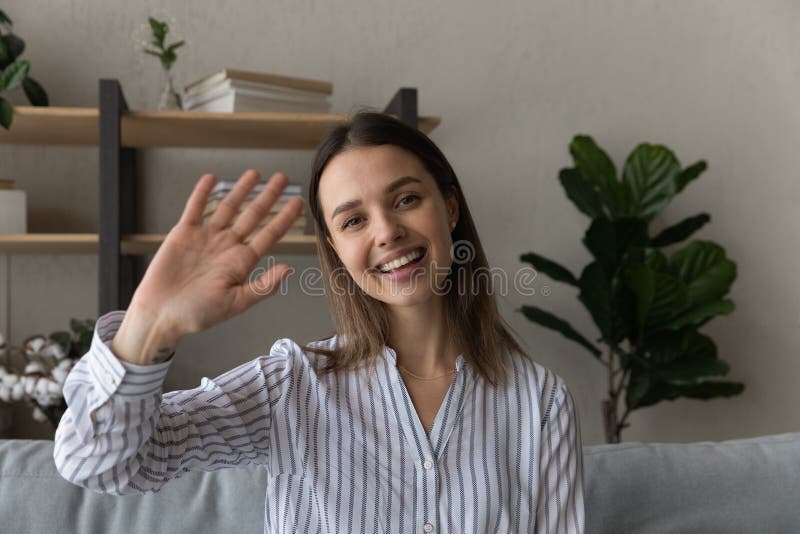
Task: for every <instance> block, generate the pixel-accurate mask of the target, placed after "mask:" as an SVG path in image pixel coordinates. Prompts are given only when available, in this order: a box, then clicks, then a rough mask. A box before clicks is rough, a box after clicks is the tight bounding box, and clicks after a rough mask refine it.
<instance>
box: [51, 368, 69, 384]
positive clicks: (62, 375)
mask: <svg viewBox="0 0 800 534" xmlns="http://www.w3.org/2000/svg"><path fill="white" fill-rule="evenodd" d="M50 374H51V375H53V379H54V380H55V381H56V382H58V383H59V384H63V383H64V381H65V380H66V379H67V375H68V374H69V371H66V370H64V369H62V368H61V367H54V368H53V370H52V371H51V372H50Z"/></svg>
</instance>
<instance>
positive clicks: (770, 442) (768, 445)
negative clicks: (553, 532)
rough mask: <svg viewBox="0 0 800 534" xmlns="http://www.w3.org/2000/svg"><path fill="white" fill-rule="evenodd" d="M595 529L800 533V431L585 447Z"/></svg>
mask: <svg viewBox="0 0 800 534" xmlns="http://www.w3.org/2000/svg"><path fill="white" fill-rule="evenodd" d="M584 464H585V467H584V473H585V486H586V487H585V489H586V503H587V504H586V525H587V526H588V528H587V531H588V532H589V533H590V534H593V533H598V534H600V533H603V534H604V533H609V534H611V533H615V534H620V533H643V534H644V533H647V534H667V533H670V534H672V533H677V532H680V533H681V534H692V533H697V534H714V533H725V534H732V533H739V532H741V533H758V534H772V533H775V534H779V533H780V534H784V533H785V534H789V533H800V433H795V434H781V435H774V436H763V437H758V438H752V439H742V440H733V441H722V442H699V443H661V444H644V443H622V444H619V445H597V446H593V447H586V448H585V449H584Z"/></svg>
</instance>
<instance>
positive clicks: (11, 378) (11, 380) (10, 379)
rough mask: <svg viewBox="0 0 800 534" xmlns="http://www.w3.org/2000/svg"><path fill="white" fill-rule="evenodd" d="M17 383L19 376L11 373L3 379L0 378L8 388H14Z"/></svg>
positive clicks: (0, 381)
mask: <svg viewBox="0 0 800 534" xmlns="http://www.w3.org/2000/svg"><path fill="white" fill-rule="evenodd" d="M17 382H19V376H17V375H15V374H11V373H9V374H7V375H6V376H4V377H3V378H0V383H1V384H5V385H7V386H13V385H14V384H16V383H17Z"/></svg>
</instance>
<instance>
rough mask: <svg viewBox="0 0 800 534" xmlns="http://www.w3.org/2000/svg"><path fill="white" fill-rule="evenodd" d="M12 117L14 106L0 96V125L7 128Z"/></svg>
mask: <svg viewBox="0 0 800 534" xmlns="http://www.w3.org/2000/svg"><path fill="white" fill-rule="evenodd" d="M13 117H14V108H12V107H11V103H10V102H9V101H8V100H6V99H5V98H3V97H2V96H0V126H2V127H3V128H5V129H6V130H8V129H9V128H10V127H11V122H12V121H13Z"/></svg>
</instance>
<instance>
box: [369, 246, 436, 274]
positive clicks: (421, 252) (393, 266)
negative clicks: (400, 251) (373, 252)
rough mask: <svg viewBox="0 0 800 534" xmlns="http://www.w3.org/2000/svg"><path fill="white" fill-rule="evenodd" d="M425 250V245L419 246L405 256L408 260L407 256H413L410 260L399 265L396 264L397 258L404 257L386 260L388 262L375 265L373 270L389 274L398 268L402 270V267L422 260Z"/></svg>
mask: <svg viewBox="0 0 800 534" xmlns="http://www.w3.org/2000/svg"><path fill="white" fill-rule="evenodd" d="M426 252H427V249H426V248H425V247H420V248H418V249H416V250H415V251H414V252H412V253H411V254H408V255H406V256H405V259H406V260H408V257H409V256H415V257H414V259H412V260H411V261H405V262H404V263H401V264H400V265H397V263H396V262H397V261H398V260H403V259H404V258H398V259H397V260H394V261H390V262H388V263H386V264H384V265H379V266H377V267H375V268H374V270H375V272H376V273H378V274H391V273H393V272H395V271H399V270H402V269H404V268H407V267H409V266H412V265H415V264H417V263H419V262H420V261H421V260H422V258H424V257H425V253H426ZM388 267H391V268H388Z"/></svg>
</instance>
